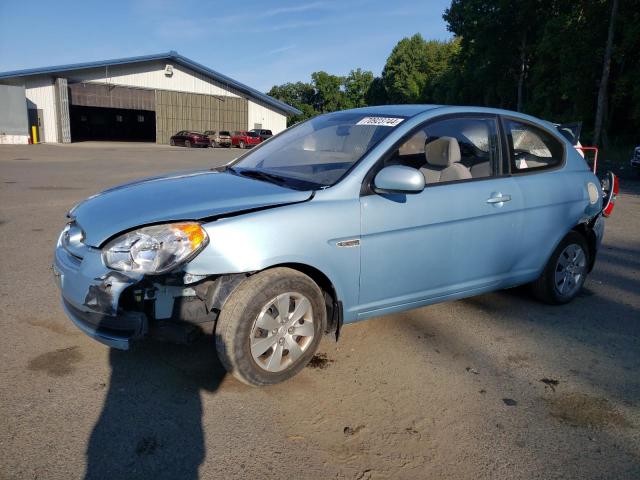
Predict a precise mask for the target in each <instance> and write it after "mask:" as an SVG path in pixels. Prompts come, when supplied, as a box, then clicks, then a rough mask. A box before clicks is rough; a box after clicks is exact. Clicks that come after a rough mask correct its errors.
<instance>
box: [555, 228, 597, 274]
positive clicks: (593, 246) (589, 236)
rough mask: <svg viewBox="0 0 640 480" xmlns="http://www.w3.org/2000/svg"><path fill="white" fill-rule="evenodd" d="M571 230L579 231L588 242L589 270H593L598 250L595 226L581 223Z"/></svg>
mask: <svg viewBox="0 0 640 480" xmlns="http://www.w3.org/2000/svg"><path fill="white" fill-rule="evenodd" d="M570 231H571V232H576V233H579V234H580V235H582V237H583V238H584V239H585V241H586V242H587V248H589V252H588V254H589V265H588V272H591V270H593V266H594V264H595V262H596V252H597V251H598V239H597V236H596V233H595V232H594V231H593V228H591V227H590V225H589V224H587V223H579V224H578V225H576V226H574V227H573V228H572V229H571V230H570ZM567 233H568V232H567ZM565 237H566V235H565ZM562 238H564V237H562ZM561 241H562V240H561Z"/></svg>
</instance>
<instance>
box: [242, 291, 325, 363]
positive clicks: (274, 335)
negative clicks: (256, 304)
mask: <svg viewBox="0 0 640 480" xmlns="http://www.w3.org/2000/svg"><path fill="white" fill-rule="evenodd" d="M314 336H315V328H314V323H313V308H312V307H311V302H310V301H309V299H308V298H307V297H305V296H304V295H301V294H299V293H295V292H286V293H283V294H281V295H278V296H277V297H275V298H273V299H271V300H270V301H269V302H267V304H266V305H265V306H264V307H263V308H262V310H261V311H260V313H259V314H258V316H257V317H256V319H255V321H254V322H253V326H252V329H251V337H250V338H251V356H252V357H253V360H254V361H255V362H256V364H257V365H258V366H259V367H260V368H262V369H263V370H266V371H268V372H280V371H282V370H285V369H286V368H288V367H290V366H291V365H293V364H294V363H295V362H296V361H297V360H298V359H300V357H302V355H303V354H304V352H305V351H306V350H307V349H308V348H309V346H310V345H311V344H312V343H313V337H314Z"/></svg>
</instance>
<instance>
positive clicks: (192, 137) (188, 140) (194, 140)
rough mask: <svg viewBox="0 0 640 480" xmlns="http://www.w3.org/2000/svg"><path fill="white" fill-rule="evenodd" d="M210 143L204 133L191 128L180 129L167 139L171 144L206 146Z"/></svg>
mask: <svg viewBox="0 0 640 480" xmlns="http://www.w3.org/2000/svg"><path fill="white" fill-rule="evenodd" d="M210 143H211V142H210V141H209V137H207V136H206V135H205V134H204V133H201V132H194V131H193V130H182V131H180V132H178V133H176V134H175V135H174V136H172V137H171V138H170V139H169V144H170V145H171V146H176V145H182V146H185V147H208V146H209V145H210Z"/></svg>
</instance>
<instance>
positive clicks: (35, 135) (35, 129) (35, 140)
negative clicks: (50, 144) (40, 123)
mask: <svg viewBox="0 0 640 480" xmlns="http://www.w3.org/2000/svg"><path fill="white" fill-rule="evenodd" d="M31 137H32V138H33V143H34V145H35V144H36V143H38V127H36V126H35V125H31Z"/></svg>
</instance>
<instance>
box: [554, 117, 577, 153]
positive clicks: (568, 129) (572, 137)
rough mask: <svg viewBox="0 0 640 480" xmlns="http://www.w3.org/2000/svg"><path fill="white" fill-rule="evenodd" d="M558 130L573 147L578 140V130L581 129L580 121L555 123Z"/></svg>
mask: <svg viewBox="0 0 640 480" xmlns="http://www.w3.org/2000/svg"><path fill="white" fill-rule="evenodd" d="M556 128H557V129H558V132H560V133H561V134H562V136H563V137H564V138H566V139H567V140H569V142H571V145H573V146H574V147H575V146H576V145H577V144H578V142H579V141H580V132H581V131H582V122H571V123H561V124H556Z"/></svg>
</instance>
